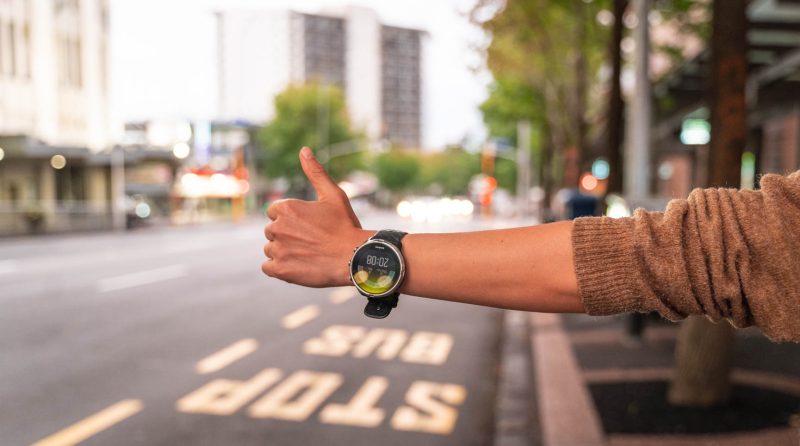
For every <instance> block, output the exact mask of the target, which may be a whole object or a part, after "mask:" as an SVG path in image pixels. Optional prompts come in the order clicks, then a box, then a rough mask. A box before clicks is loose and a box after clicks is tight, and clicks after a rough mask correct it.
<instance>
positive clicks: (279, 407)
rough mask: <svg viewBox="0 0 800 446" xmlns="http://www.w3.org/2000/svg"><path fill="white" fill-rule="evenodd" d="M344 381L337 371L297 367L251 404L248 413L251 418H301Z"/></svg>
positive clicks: (311, 411)
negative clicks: (309, 369) (319, 370)
mask: <svg viewBox="0 0 800 446" xmlns="http://www.w3.org/2000/svg"><path fill="white" fill-rule="evenodd" d="M343 381H344V379H343V378H342V375H340V374H338V373H323V372H311V371H308V370H298V371H296V372H294V373H293V374H292V375H291V376H289V377H288V378H286V380H284V381H283V382H281V383H280V384H279V385H277V386H276V387H275V388H274V389H272V390H271V391H270V392H269V393H267V394H266V395H264V396H263V397H262V398H261V399H260V400H258V401H256V402H255V404H253V405H252V406H250V409H249V414H250V416H251V417H254V418H278V419H281V420H289V421H304V420H305V419H306V418H308V417H309V415H311V414H312V413H313V412H314V411H315V410H316V409H317V407H319V405H320V404H322V403H323V402H325V400H326V399H328V397H329V396H330V395H331V394H332V393H333V392H335V391H336V389H338V388H339V386H341V385H342V382H343Z"/></svg>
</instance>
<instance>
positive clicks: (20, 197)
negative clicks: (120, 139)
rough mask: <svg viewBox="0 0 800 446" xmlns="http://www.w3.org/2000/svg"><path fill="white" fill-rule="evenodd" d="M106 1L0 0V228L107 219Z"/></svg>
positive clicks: (12, 230)
mask: <svg viewBox="0 0 800 446" xmlns="http://www.w3.org/2000/svg"><path fill="white" fill-rule="evenodd" d="M107 66H108V3H107V0H6V1H3V2H0V234H2V233H17V232H25V231H26V230H31V229H36V230H67V229H69V227H70V226H74V225H76V224H77V225H82V226H85V227H86V228H87V229H89V228H93V227H95V226H102V225H104V224H106V223H107V220H108V219H109V218H110V217H109V206H110V200H111V199H110V196H111V191H110V188H109V182H110V180H109V176H110V171H109V168H108V166H107V165H106V166H100V165H97V163H96V162H95V158H94V154H96V153H97V152H99V151H100V150H102V149H104V148H106V147H108V145H109V138H110V131H109V122H108V94H107V91H108V74H107Z"/></svg>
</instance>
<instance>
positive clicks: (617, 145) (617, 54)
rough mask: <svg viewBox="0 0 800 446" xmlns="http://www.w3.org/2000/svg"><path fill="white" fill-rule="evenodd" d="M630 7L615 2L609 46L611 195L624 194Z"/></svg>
mask: <svg viewBox="0 0 800 446" xmlns="http://www.w3.org/2000/svg"><path fill="white" fill-rule="evenodd" d="M627 7H628V0H614V6H613V8H614V11H613V12H614V25H613V28H612V30H611V41H610V44H609V56H610V58H611V91H610V95H609V105H608V123H607V125H608V131H607V137H608V139H607V142H606V151H607V155H606V156H608V164H609V166H610V167H611V170H610V172H609V177H608V191H609V192H611V193H616V194H621V193H622V166H623V163H622V138H623V134H622V131H623V125H622V116H623V112H624V110H623V108H624V103H623V102H622V85H621V84H620V78H621V77H622V48H621V47H620V45H621V44H622V31H623V29H624V28H623V27H624V24H623V23H622V19H623V16H624V14H625V9H626V8H627Z"/></svg>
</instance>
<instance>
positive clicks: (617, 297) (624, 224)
mask: <svg viewBox="0 0 800 446" xmlns="http://www.w3.org/2000/svg"><path fill="white" fill-rule="evenodd" d="M633 229H634V221H633V219H632V218H618V219H613V218H608V217H584V218H578V219H576V220H575V223H574V226H573V228H572V252H573V256H574V259H575V274H576V276H577V278H578V289H579V293H580V297H581V301H583V306H584V308H585V309H586V313H587V314H591V315H596V316H602V315H609V314H617V313H627V312H632V311H638V310H640V309H641V305H642V302H641V296H640V294H639V292H638V286H637V284H638V282H639V278H638V268H637V267H636V264H635V255H634V246H633Z"/></svg>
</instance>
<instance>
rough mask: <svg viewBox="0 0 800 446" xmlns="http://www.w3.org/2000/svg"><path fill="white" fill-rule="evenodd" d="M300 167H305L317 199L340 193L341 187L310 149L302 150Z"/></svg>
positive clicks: (304, 148) (304, 169)
mask: <svg viewBox="0 0 800 446" xmlns="http://www.w3.org/2000/svg"><path fill="white" fill-rule="evenodd" d="M300 165H301V166H303V173H305V174H306V177H307V178H308V181H310V182H311V185H312V186H314V190H315V191H317V197H319V198H325V197H330V196H332V195H333V194H336V193H339V191H340V189H339V186H337V185H336V183H334V182H333V180H332V179H331V177H330V176H328V173H327V172H325V168H324V167H322V164H320V162H319V161H318V160H317V158H316V157H315V156H314V153H313V152H312V151H311V149H309V148H308V147H303V148H302V149H300Z"/></svg>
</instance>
